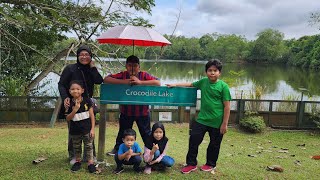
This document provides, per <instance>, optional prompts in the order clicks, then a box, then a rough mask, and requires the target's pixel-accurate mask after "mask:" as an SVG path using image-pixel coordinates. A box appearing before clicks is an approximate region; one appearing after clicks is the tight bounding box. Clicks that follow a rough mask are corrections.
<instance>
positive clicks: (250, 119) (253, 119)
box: [240, 113, 266, 133]
mask: <svg viewBox="0 0 320 180" xmlns="http://www.w3.org/2000/svg"><path fill="white" fill-rule="evenodd" d="M240 127H241V128H243V129H244V130H245V131H248V132H252V133H260V132H263V131H264V130H265V129H266V123H265V122H264V120H263V117H262V116H258V115H257V114H255V113H250V114H246V116H245V117H244V118H242V119H241V120H240Z"/></svg>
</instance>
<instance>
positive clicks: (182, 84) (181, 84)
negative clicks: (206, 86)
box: [166, 82, 193, 87]
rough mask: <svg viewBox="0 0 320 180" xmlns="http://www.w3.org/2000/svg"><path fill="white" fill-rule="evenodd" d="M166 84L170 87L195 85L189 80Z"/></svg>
mask: <svg viewBox="0 0 320 180" xmlns="http://www.w3.org/2000/svg"><path fill="white" fill-rule="evenodd" d="M166 86H168V87H193V86H192V83H189V82H185V83H174V84H166Z"/></svg>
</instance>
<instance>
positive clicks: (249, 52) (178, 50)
mask: <svg viewBox="0 0 320 180" xmlns="http://www.w3.org/2000/svg"><path fill="white" fill-rule="evenodd" d="M256 36H257V38H256V39H255V40H252V41H249V40H247V39H246V38H245V37H243V36H238V35H235V34H231V35H221V34H217V33H213V34H206V35H203V36H202V37H200V38H195V37H192V38H187V37H184V36H173V37H171V38H170V37H168V36H166V37H167V38H169V39H170V41H171V43H172V45H171V46H169V47H165V51H164V53H163V55H162V56H161V59H174V60H200V61H201V60H209V59H220V60H222V61H223V62H248V63H279V64H287V65H292V66H297V67H302V68H307V69H308V68H310V69H320V35H313V36H303V37H301V38H299V39H289V40H286V39H284V34H283V33H282V32H280V31H278V30H274V29H266V30H263V31H261V32H259V33H258V34H257V35H256ZM159 51H160V50H159V48H158V49H155V48H148V49H147V50H140V51H139V54H140V56H141V57H143V58H145V59H154V58H155V54H159ZM155 52H157V53H155Z"/></svg>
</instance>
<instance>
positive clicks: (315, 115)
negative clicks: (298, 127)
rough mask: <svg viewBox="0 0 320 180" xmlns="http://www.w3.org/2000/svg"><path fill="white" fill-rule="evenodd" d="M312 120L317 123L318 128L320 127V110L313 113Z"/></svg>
mask: <svg viewBox="0 0 320 180" xmlns="http://www.w3.org/2000/svg"><path fill="white" fill-rule="evenodd" d="M310 120H311V121H313V122H314V123H315V124H316V125H317V128H319V129H320V112H319V111H316V112H313V113H311V115H310Z"/></svg>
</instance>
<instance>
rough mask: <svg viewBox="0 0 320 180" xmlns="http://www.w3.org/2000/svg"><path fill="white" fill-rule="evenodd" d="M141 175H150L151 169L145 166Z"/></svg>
mask: <svg viewBox="0 0 320 180" xmlns="http://www.w3.org/2000/svg"><path fill="white" fill-rule="evenodd" d="M143 173H145V174H151V167H150V166H146V167H145V168H144V171H143Z"/></svg>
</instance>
